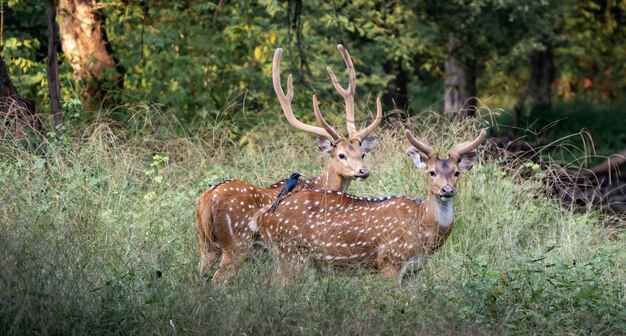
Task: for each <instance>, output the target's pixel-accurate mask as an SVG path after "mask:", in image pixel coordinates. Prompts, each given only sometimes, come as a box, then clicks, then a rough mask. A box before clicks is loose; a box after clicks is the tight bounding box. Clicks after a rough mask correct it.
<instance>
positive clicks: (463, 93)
mask: <svg viewBox="0 0 626 336" xmlns="http://www.w3.org/2000/svg"><path fill="white" fill-rule="evenodd" d="M447 47H448V52H449V56H448V59H446V61H445V63H444V68H445V79H444V85H445V88H444V109H443V111H444V113H454V114H456V116H457V118H460V119H462V118H464V117H467V116H473V115H474V114H475V113H476V103H477V101H476V61H474V60H471V59H470V60H465V61H462V60H461V58H460V57H459V56H458V53H457V52H456V51H457V50H458V49H460V48H461V47H462V44H461V42H460V41H459V39H458V38H455V37H450V39H449V41H448V45H447Z"/></svg>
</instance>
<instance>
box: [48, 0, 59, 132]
mask: <svg viewBox="0 0 626 336" xmlns="http://www.w3.org/2000/svg"><path fill="white" fill-rule="evenodd" d="M47 16H48V92H49V93H50V107H51V109H52V116H53V119H54V130H55V131H56V133H57V135H58V134H60V132H61V131H62V129H61V125H62V124H63V112H62V111H61V89H60V85H59V64H58V63H59V62H58V59H57V39H56V35H57V31H56V24H55V23H56V22H55V20H56V7H55V5H54V3H53V0H48V8H47Z"/></svg>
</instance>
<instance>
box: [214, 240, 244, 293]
mask: <svg viewBox="0 0 626 336" xmlns="http://www.w3.org/2000/svg"><path fill="white" fill-rule="evenodd" d="M247 254H248V246H247V245H246V244H245V243H244V242H243V241H241V240H240V241H238V242H236V243H234V244H233V245H231V246H230V247H229V248H224V249H223V256H222V261H221V262H220V267H219V268H218V269H217V271H215V274H214V275H213V279H212V280H211V281H213V282H214V283H226V282H227V281H228V280H229V279H230V278H231V277H232V276H233V275H234V274H235V272H236V271H237V268H238V267H239V265H241V263H242V262H243V260H244V259H245V257H246V255H247Z"/></svg>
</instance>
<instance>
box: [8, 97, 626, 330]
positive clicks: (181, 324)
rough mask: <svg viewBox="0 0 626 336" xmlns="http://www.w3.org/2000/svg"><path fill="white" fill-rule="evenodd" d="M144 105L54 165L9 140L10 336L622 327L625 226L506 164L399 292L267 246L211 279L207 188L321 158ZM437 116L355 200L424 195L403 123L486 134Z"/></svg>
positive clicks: (280, 141)
mask: <svg viewBox="0 0 626 336" xmlns="http://www.w3.org/2000/svg"><path fill="white" fill-rule="evenodd" d="M134 108H135V115H134V117H133V119H131V122H130V123H129V124H128V125H124V126H122V125H117V124H115V123H110V122H105V121H99V122H97V123H94V124H93V125H91V126H90V127H87V128H86V129H85V130H84V131H83V132H82V133H80V134H79V133H78V132H74V134H73V136H72V137H69V138H66V139H56V140H54V141H51V142H49V143H47V144H46V145H45V153H46V154H45V156H41V155H40V154H35V153H32V152H30V151H29V150H26V149H23V147H22V146H21V145H20V143H19V142H17V141H13V140H10V139H8V138H7V139H5V140H3V141H2V142H0V186H1V188H0V330H2V331H3V333H6V334H33V333H37V334H105V333H106V334H109V333H110V334H155V333H157V334H168V333H173V334H267V333H272V334H296V333H297V334H339V333H341V334H344V333H350V334H428V335H430V334H493V333H498V334H500V333H506V334H562V333H565V332H571V333H574V334H623V333H626V310H625V308H624V307H625V304H626V297H625V291H626V274H625V270H624V269H625V267H624V265H626V248H625V247H626V244H625V243H624V239H625V238H626V235H625V234H624V233H623V232H619V231H615V230H612V229H611V227H608V226H607V225H604V222H605V221H608V220H609V219H610V220H613V221H623V219H621V218H607V217H606V216H605V215H603V214H600V213H597V212H592V211H590V212H583V213H580V212H578V213H575V212H571V211H566V210H562V209H560V208H558V207H557V205H556V204H555V202H553V201H551V200H549V199H546V198H545V197H544V196H543V195H542V193H541V183H540V181H541V174H542V172H541V171H540V170H539V171H535V172H533V173H532V174H530V175H531V177H530V178H529V179H527V180H524V181H517V182H514V181H511V180H510V179H508V178H506V177H504V176H503V175H504V174H503V167H502V166H501V165H500V164H499V163H498V162H496V161H483V162H482V163H481V164H479V165H478V166H476V167H475V168H474V169H473V170H472V171H470V172H469V173H468V174H466V175H465V176H463V177H462V178H461V182H460V186H459V187H458V189H459V193H460V195H459V197H458V199H457V200H456V201H455V202H456V203H455V218H456V221H455V224H454V230H453V233H452V235H451V237H450V238H449V240H448V241H447V242H446V244H445V245H444V246H443V247H442V248H441V250H440V251H438V252H437V253H436V254H435V255H434V256H433V257H432V258H431V260H430V261H429V263H427V264H426V266H425V268H424V269H423V270H421V271H420V272H417V273H415V274H412V275H411V276H410V277H409V278H408V279H405V280H406V281H405V285H404V286H403V287H402V288H397V287H395V286H394V285H393V284H391V283H389V282H388V281H386V280H384V279H383V278H381V277H380V276H378V275H377V274H370V275H365V276H348V275H344V274H329V273H315V274H313V275H311V274H308V273H307V274H305V275H303V276H302V277H301V278H299V279H298V280H297V281H295V282H294V283H292V284H290V285H287V286H285V287H281V286H280V285H277V284H276V283H275V282H274V281H272V277H273V275H274V266H273V264H272V261H271V258H270V257H269V256H268V255H267V254H266V253H263V252H259V251H257V253H253V256H252V257H251V258H249V260H248V261H246V262H245V263H244V265H243V267H242V269H241V272H240V273H239V274H238V275H237V276H236V277H235V278H234V279H233V281H232V282H231V283H230V284H229V285H227V286H225V287H215V286H213V285H211V284H210V283H209V282H207V281H206V279H205V278H203V277H202V276H201V275H200V274H199V272H198V267H197V266H198V261H199V259H198V244H197V233H196V228H195V223H194V215H193V211H194V205H195V201H196V199H197V197H198V196H199V195H200V194H201V193H202V191H203V190H204V189H205V188H206V187H208V186H209V185H211V184H213V183H217V182H219V181H221V180H224V179H227V178H237V179H243V180H246V181H250V182H253V183H258V184H270V183H272V182H274V181H275V180H278V179H280V178H284V177H286V176H288V175H289V173H290V172H292V171H299V172H302V173H303V174H304V175H305V176H311V175H314V174H317V173H319V172H320V171H321V170H322V168H323V165H324V164H325V162H326V160H327V158H326V157H325V156H324V155H322V154H319V153H318V151H317V150H316V149H315V144H314V139H313V138H312V136H309V135H303V134H299V133H296V132H292V130H291V129H290V128H289V127H288V126H287V125H284V124H281V123H279V124H278V125H274V126H272V127H270V126H269V125H262V126H261V127H259V129H258V130H256V131H255V132H256V133H254V132H253V133H251V134H250V135H249V137H248V139H247V140H246V141H245V142H243V143H234V142H232V141H231V140H230V138H229V135H228V127H227V125H218V126H215V127H212V128H209V129H208V130H205V131H204V132H202V133H197V134H188V133H185V132H184V131H183V130H181V128H180V127H178V126H177V125H176V123H175V122H173V121H171V120H169V119H168V118H167V116H165V115H158V110H155V109H154V108H153V107H151V106H143V107H134ZM155 114H157V116H155ZM428 119H429V120H412V121H410V123H409V124H408V125H403V124H398V125H395V126H392V127H389V128H388V129H385V130H382V131H379V138H380V143H379V144H378V145H377V146H376V147H375V149H374V150H373V151H372V154H371V155H370V156H369V157H368V159H367V163H368V165H369V166H370V169H371V171H372V176H371V177H370V179H368V180H367V181H365V182H354V183H353V185H352V186H351V191H352V192H353V193H355V194H359V195H364V196H365V195H367V196H381V195H395V194H405V195H410V196H414V197H423V196H424V195H425V190H426V189H425V183H426V182H425V181H426V180H425V177H423V176H422V175H421V174H420V173H419V172H418V171H417V170H416V169H414V168H413V167H412V166H411V164H410V162H409V160H408V159H407V158H406V155H405V154H404V150H405V149H406V148H407V147H408V143H407V142H406V141H405V140H404V139H403V137H402V130H403V128H404V127H405V126H408V127H410V128H411V129H413V130H414V131H415V133H416V134H419V135H421V136H424V137H427V138H428V139H429V140H430V141H431V142H432V144H433V145H434V146H435V147H437V148H440V149H442V150H441V152H442V153H443V152H445V151H446V150H447V149H449V148H450V147H451V146H452V144H453V143H455V142H457V141H460V140H464V139H468V138H470V137H472V136H475V134H476V133H477V132H476V130H477V129H478V128H480V127H481V125H480V124H476V123H478V122H477V121H476V122H470V123H465V124H462V125H459V124H452V125H451V124H448V123H444V122H440V121H439V122H438V121H437V120H434V119H436V118H431V117H429V118H428ZM433 120H434V121H433ZM172 130H174V131H172ZM261 132H264V133H263V134H261ZM39 153H40V152H39Z"/></svg>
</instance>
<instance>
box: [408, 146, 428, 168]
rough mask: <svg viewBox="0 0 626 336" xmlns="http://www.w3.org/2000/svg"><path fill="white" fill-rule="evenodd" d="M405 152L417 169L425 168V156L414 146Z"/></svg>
mask: <svg viewBox="0 0 626 336" xmlns="http://www.w3.org/2000/svg"><path fill="white" fill-rule="evenodd" d="M406 154H407V155H408V156H410V157H411V160H413V164H414V165H415V167H416V168H417V169H419V170H426V157H424V155H423V154H422V153H421V152H420V151H419V150H417V148H415V147H410V148H409V149H407V150H406Z"/></svg>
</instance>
